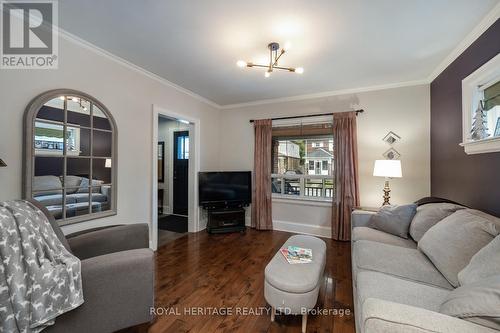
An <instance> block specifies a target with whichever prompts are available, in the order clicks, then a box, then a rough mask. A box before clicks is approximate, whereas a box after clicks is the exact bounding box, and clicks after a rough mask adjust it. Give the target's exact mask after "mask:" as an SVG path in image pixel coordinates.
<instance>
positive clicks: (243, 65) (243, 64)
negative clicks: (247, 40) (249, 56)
mask: <svg viewBox="0 0 500 333" xmlns="http://www.w3.org/2000/svg"><path fill="white" fill-rule="evenodd" d="M236 66H238V67H241V68H243V67H247V62H246V61H243V60H238V61H237V62H236Z"/></svg>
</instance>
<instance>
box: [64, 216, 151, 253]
mask: <svg viewBox="0 0 500 333" xmlns="http://www.w3.org/2000/svg"><path fill="white" fill-rule="evenodd" d="M66 239H67V240H68V243H69V246H70V248H71V251H72V252H73V254H74V255H75V256H77V257H78V258H80V259H81V260H83V259H87V258H91V257H96V256H100V255H103V254H108V253H113V252H119V251H125V250H133V249H141V248H147V247H149V228H148V225H147V224H146V223H141V224H127V225H119V226H111V227H106V228H101V229H93V230H89V231H88V232H85V231H84V232H78V233H75V234H72V235H67V236H66Z"/></svg>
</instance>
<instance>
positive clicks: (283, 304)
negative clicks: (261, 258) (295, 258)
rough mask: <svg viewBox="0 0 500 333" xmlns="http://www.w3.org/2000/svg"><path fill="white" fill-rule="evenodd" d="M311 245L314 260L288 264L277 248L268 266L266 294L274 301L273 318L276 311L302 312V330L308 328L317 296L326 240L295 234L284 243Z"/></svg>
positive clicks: (286, 312)
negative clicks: (308, 319)
mask: <svg viewBox="0 0 500 333" xmlns="http://www.w3.org/2000/svg"><path fill="white" fill-rule="evenodd" d="M287 246H299V247H303V248H308V249H312V262H311V263H307V264H289V263H288V261H287V260H286V259H285V257H283V255H282V254H281V253H280V251H278V253H276V255H275V256H274V257H273V259H271V261H270V262H269V264H267V266H266V270H265V281H264V297H265V298H266V301H267V302H268V303H269V304H270V305H271V307H272V312H271V321H274V314H275V311H276V310H278V311H279V312H284V313H285V314H301V315H302V332H305V331H306V326H307V313H308V311H309V310H311V309H312V308H314V306H315V305H316V302H317V300H318V293H319V288H320V286H321V279H322V277H323V271H324V269H325V259H326V244H325V242H324V241H322V240H321V239H319V238H317V237H313V236H306V235H295V236H292V237H290V238H288V240H287V241H286V242H285V244H283V245H282V248H283V247H285V248H286V247H287Z"/></svg>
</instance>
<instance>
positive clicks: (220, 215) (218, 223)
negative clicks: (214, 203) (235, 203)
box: [206, 206, 246, 234]
mask: <svg viewBox="0 0 500 333" xmlns="http://www.w3.org/2000/svg"><path fill="white" fill-rule="evenodd" d="M206 209H207V215H208V221H207V231H208V232H209V233H214V234H215V233H226V232H245V230H246V226H245V208H244V207H241V206H240V207H223V208H220V207H219V208H216V207H207V208H206Z"/></svg>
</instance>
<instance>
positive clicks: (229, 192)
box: [199, 171, 252, 206]
mask: <svg viewBox="0 0 500 333" xmlns="http://www.w3.org/2000/svg"><path fill="white" fill-rule="evenodd" d="M199 201H200V206H206V205H221V204H225V205H248V204H249V203H251V202H252V173H251V172H250V171H229V172H200V173H199Z"/></svg>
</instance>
